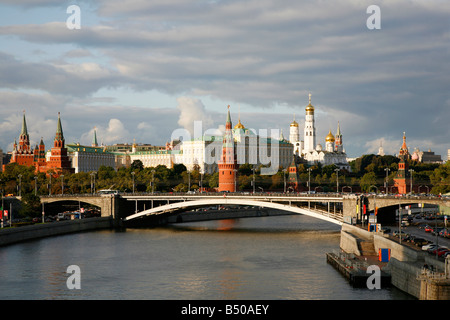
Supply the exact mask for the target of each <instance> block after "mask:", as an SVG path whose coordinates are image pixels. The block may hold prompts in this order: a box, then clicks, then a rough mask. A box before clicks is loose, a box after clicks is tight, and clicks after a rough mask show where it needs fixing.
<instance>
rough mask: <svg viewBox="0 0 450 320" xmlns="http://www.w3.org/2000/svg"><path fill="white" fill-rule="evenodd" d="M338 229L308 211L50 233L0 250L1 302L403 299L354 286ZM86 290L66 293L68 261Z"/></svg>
mask: <svg viewBox="0 0 450 320" xmlns="http://www.w3.org/2000/svg"><path fill="white" fill-rule="evenodd" d="M339 239H340V235H339V229H338V228H337V227H336V226H334V225H331V224H328V223H325V222H321V221H318V220H316V219H313V218H310V217H306V216H280V217H263V218H246V219H239V220H224V221H209V222H198V223H183V224H178V225H172V226H169V227H165V228H154V229H127V230H126V231H125V232H115V231H110V230H104V231H99V232H88V233H80V234H71V235H66V236H60V237H53V238H46V239H41V240H37V241H31V242H27V243H22V244H17V245H12V246H8V247H4V248H2V250H1V251H0V263H1V265H2V268H3V271H5V270H6V272H2V273H0V281H1V284H2V285H1V286H2V290H1V292H0V298H1V299H236V300H240V299H404V298H405V297H406V295H402V294H401V293H400V294H399V293H398V292H394V291H392V290H387V289H382V290H376V291H372V292H369V291H368V290H362V291H361V290H355V289H354V288H352V287H351V286H350V285H349V284H348V282H347V281H346V280H345V279H344V278H343V277H342V276H341V275H340V274H339V273H337V272H336V270H334V269H333V268H332V267H331V266H330V265H328V264H327V263H326V257H325V253H326V252H330V251H332V250H334V249H336V248H338V247H339ZM72 264H75V265H78V266H79V267H80V269H81V290H69V289H68V288H67V287H66V280H67V278H68V276H69V274H67V273H66V269H67V267H68V266H69V265H72Z"/></svg>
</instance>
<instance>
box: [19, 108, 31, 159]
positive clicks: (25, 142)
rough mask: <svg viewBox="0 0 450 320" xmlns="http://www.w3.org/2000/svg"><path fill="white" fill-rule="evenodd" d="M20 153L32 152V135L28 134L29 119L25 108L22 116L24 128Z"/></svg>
mask: <svg viewBox="0 0 450 320" xmlns="http://www.w3.org/2000/svg"><path fill="white" fill-rule="evenodd" d="M18 153H19V154H32V151H31V146H30V136H29V134H28V129H27V120H26V119H25V110H24V111H23V118H22V130H21V131H20V136H19V148H18Z"/></svg>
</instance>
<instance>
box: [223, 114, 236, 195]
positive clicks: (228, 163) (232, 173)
mask: <svg viewBox="0 0 450 320" xmlns="http://www.w3.org/2000/svg"><path fill="white" fill-rule="evenodd" d="M218 167H219V192H220V191H225V192H236V182H237V170H238V168H239V165H238V163H237V156H236V151H235V148H234V138H233V132H232V125H231V117H230V106H228V114H227V122H226V124H225V135H224V137H223V145H222V157H221V159H220V161H219V163H218Z"/></svg>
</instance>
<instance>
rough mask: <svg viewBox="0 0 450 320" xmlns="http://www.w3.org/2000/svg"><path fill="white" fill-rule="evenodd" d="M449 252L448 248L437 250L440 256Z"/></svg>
mask: <svg viewBox="0 0 450 320" xmlns="http://www.w3.org/2000/svg"><path fill="white" fill-rule="evenodd" d="M447 252H450V250H449V249H448V248H440V249H438V251H437V256H438V257H443V256H444V254H446V253H447Z"/></svg>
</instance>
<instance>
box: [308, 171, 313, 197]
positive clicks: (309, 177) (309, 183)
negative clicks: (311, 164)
mask: <svg viewBox="0 0 450 320" xmlns="http://www.w3.org/2000/svg"><path fill="white" fill-rule="evenodd" d="M311 171H312V169H311V168H308V193H309V194H311Z"/></svg>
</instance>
